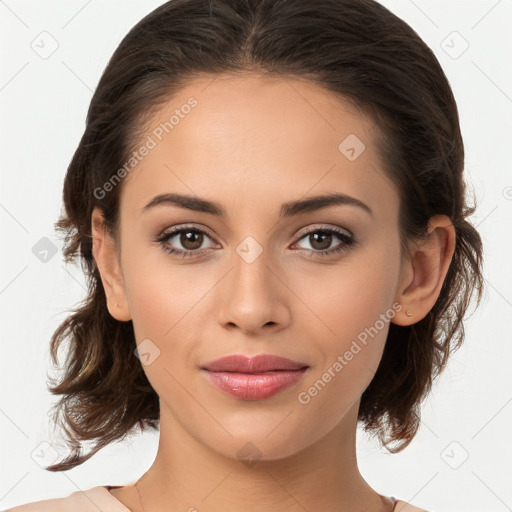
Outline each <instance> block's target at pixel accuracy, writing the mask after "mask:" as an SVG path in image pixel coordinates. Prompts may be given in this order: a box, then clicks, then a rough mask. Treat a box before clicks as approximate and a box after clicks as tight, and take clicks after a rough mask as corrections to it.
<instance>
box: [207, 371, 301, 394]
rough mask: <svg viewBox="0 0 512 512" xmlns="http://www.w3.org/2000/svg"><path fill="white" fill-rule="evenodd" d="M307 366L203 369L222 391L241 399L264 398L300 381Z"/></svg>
mask: <svg viewBox="0 0 512 512" xmlns="http://www.w3.org/2000/svg"><path fill="white" fill-rule="evenodd" d="M306 370H307V368H302V369H300V370H278V371H271V372H265V373H237V372H211V371H208V370H203V372H205V373H206V376H207V378H208V379H209V381H210V382H211V383H212V384H213V385H214V386H215V387H217V388H218V389H220V390H221V391H224V392H225V393H227V394H228V395H231V396H234V397H235V398H239V399H241V400H262V399H264V398H269V397H271V396H274V395H276V394H277V393H279V392H280V391H283V390H284V389H286V388H288V387H290V386H292V385H293V384H295V383H296V382H298V381H299V380H300V379H301V378H302V376H303V375H304V373H305V372H306Z"/></svg>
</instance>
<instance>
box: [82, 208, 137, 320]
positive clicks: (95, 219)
mask: <svg viewBox="0 0 512 512" xmlns="http://www.w3.org/2000/svg"><path fill="white" fill-rule="evenodd" d="M91 234H92V254H93V258H94V262H95V265H96V267H97V268H98V271H99V273H100V277H101V282H102V284H103V288H104V290H105V296H106V301H107V307H108V310H109V313H110V314H111V315H112V316H113V317H114V318H115V319H116V320H119V321H121V322H126V321H128V320H131V315H130V311H129V309H128V302H127V300H126V292H125V288H124V282H123V277H122V273H121V268H120V265H119V261H118V258H117V254H116V248H115V243H114V241H113V239H112V237H111V236H110V234H109V233H108V232H107V231H106V229H105V222H104V217H103V212H102V211H101V209H100V208H98V207H96V208H94V211H93V213H92V216H91Z"/></svg>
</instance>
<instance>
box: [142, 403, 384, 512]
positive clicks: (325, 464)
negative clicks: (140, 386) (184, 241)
mask: <svg viewBox="0 0 512 512" xmlns="http://www.w3.org/2000/svg"><path fill="white" fill-rule="evenodd" d="M358 405H359V404H358V403H357V404H355V406H354V408H353V410H351V411H350V413H349V414H347V417H346V419H344V420H342V421H341V422H340V423H339V424H338V425H337V426H336V427H335V428H334V429H333V430H332V431H331V432H330V433H329V434H328V435H327V436H325V437H323V438H321V439H320V440H318V441H316V442H314V443H313V444H311V445H310V446H309V447H308V448H306V449H304V450H301V451H300V452H298V453H295V454H293V455H291V456H288V457H286V458H282V459H278V460H264V457H262V458H259V459H258V456H259V454H258V452H257V449H256V448H255V447H251V445H250V444H248V445H245V451H246V452H247V453H248V454H249V457H241V458H240V459H234V458H232V457H226V456H224V455H222V454H220V453H218V452H216V451H214V450H212V449H211V448H209V447H208V446H205V445H204V444H203V443H201V441H200V440H198V439H195V438H193V437H191V436H190V435H189V434H188V433H187V432H186V431H185V430H184V429H183V427H182V426H181V424H180V423H178V422H177V421H175V419H174V417H173V415H172V413H171V412H170V411H169V410H168V409H167V408H165V406H164V404H163V403H162V402H161V416H160V442H159V446H158V452H157V456H156V458H155V461H154V463H153V465H152V466H151V468H150V469H149V470H148V471H147V472H146V474H145V475H144V476H143V478H141V479H140V480H139V481H138V483H137V487H136V488H137V491H138V494H139V495H140V501H141V506H140V508H141V511H142V512H149V511H151V512H163V511H167V510H169V504H172V509H173V510H187V511H190V512H194V511H196V510H209V511H217V510H218V511H221V510H222V511H223V512H226V511H230V510H244V511H246V512H252V511H256V510H258V511H261V510H266V511H269V512H272V511H280V512H281V511H282V510H287V511H292V512H295V511H297V512H299V511H300V512H303V511H304V510H336V511H339V512H348V511H354V510H368V511H372V512H388V511H391V510H392V509H393V506H392V503H391V501H390V500H389V499H388V498H385V497H382V496H381V495H379V494H378V493H376V492H375V491H374V490H373V489H372V488H371V487H370V486H369V485H368V484H367V482H366V481H365V480H364V479H363V477H362V476H361V474H360V473H359V470H358V467H357V459H356V425H357V421H356V420H357V406H358ZM251 451H252V453H251ZM137 510H138V509H137Z"/></svg>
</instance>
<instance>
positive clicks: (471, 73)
mask: <svg viewBox="0 0 512 512" xmlns="http://www.w3.org/2000/svg"><path fill="white" fill-rule="evenodd" d="M161 3H162V2H161V1H160V0H158V1H156V0H146V1H144V2H143V1H138V2H135V1H126V0H123V1H121V0H116V1H113V0H108V1H106V0H104V1H101V2H99V1H97V0H96V1H94V0H89V1H87V0H66V1H37V2H36V1H22V0H5V1H0V19H1V39H2V40H1V55H2V73H1V77H0V105H1V116H2V118H1V119H2V123H1V137H0V143H1V150H0V157H1V159H2V166H1V169H2V175H1V179H2V183H1V192H0V222H1V228H2V246H1V247H2V250H1V251H0V257H1V276H0V314H1V343H2V345H1V350H2V357H1V372H0V379H1V407H0V428H1V452H0V460H1V480H0V509H5V508H8V507H12V506H14V505H18V504H22V503H28V502H31V501H36V500H41V499H48V498H56V497H61V496H68V495H69V494H70V493H71V492H74V491H77V490H85V489H88V488H90V487H93V486H96V485H107V484H110V485H124V484H128V483H131V482H133V481H135V480H136V479H137V478H138V477H139V476H140V475H142V473H143V472H144V471H145V470H146V469H147V468H148V467H149V466H150V464H151V462H152V460H153V458H154V456H155V454H156V448H157V442H158V436H157V434H156V433H155V434H144V435H143V436H140V437H135V438H132V439H131V440H130V441H129V442H125V443H124V444H116V445H112V446H110V447H107V448H105V449H104V450H103V451H102V452H100V453H99V454H97V455H96V456H95V457H94V458H93V459H92V460H90V461H88V462H86V463H84V464H83V465H82V466H79V467H78V468H75V469H73V470H71V471H68V472H65V473H62V472H61V473H52V472H48V471H45V470H43V469H41V468H40V467H39V466H38V464H37V463H36V462H35V460H34V459H33V458H32V456H31V453H32V452H33V450H34V449H36V447H37V446H38V445H39V444H40V443H41V442H44V441H46V440H47V439H49V432H50V429H49V425H48V422H49V416H48V411H49V410H50V406H51V404H52V403H54V401H55V400H56V397H53V396H52V395H51V394H50V393H49V392H48V391H47V389H46V385H47V380H46V377H47V372H49V370H50V359H49V353H48V347H49V340H50V337H51V334H52V333H53V331H54V330H55V328H56V327H57V326H58V325H59V323H60V322H61V321H62V320H63V319H64V318H65V316H66V312H67V310H68V309H69V308H71V307H73V306H74V305H75V304H76V303H77V301H78V300H80V299H81V298H82V297H84V295H85V288H84V280H83V276H82V273H81V271H80V269H79V268H78V267H73V266H68V267H66V266H65V265H64V264H63V261H62V255H61V248H62V244H61V242H60V241H59V240H58V239H57V238H56V235H55V232H54V230H53V223H54V222H55V221H56V220H57V218H58V215H59V212H60V208H61V194H62V184H63V179H64V175H65V171H66V168H67V165H68V164H69V162H70V159H71V157H72V154H73V152H74V150H75V148H76V146H77V144H78V141H79V138H80V137H81V135H82V132H83V128H84V124H85V116H86V111H87V108H88V105H89V101H90V99H91V96H92V91H93V90H94V88H95V87H96V84H97V82H98V80H99V78H100V75H101V73H102V71H103V69H104V67H105V65H106V63H107V60H108V59H109V57H110V56H111V54H112V52H113V51H114V50H115V48H116V47H117V45H118V44H119V42H120V41H121V39H122V38H123V37H124V35H125V34H126V33H127V32H128V30H129V29H130V28H131V27H132V26H133V25H134V24H135V23H136V22H137V21H138V20H139V19H140V18H141V17H142V16H144V15H145V14H147V13H148V12H150V11H151V10H153V9H154V8H155V7H157V6H158V5H160V4H161ZM382 3H383V4H384V5H386V6H387V7H388V8H390V9H391V10H392V11H393V12H395V13H396V14H397V15H398V16H400V17H401V18H403V19H404V20H405V21H406V22H408V23H409V24H410V25H411V26H412V27H413V28H414V29H415V30H416V31H417V32H418V33H419V34H420V36H421V37H422V38H423V39H424V40H425V41H426V43H427V44H428V45H429V46H430V47H431V48H432V49H433V51H434V52H435V53H436V55H437V57H438V59H439V60H440V62H441V65H442V67H443V69H444V70H445V73H446V74H447V76H448V78H449V80H450V82H451V84H452V87H453V90H454V93H455V97H456V99H457V102H458V106H459V109H460V118H461V125H462V132H463V137H464V140H465V148H466V172H467V178H468V182H469V184H470V187H473V188H474V191H475V194H476V200H477V203H478V212H477V214H475V216H474V217H473V220H474V222H475V224H477V225H478V229H479V231H480V233H481V235H482V237H483V239H484V244H485V277H486V284H487V292H486V295H485V298H484V301H483V303H482V305H481V307H480V309H479V310H478V311H477V312H476V313H475V314H474V315H473V316H472V317H471V318H470V319H469V320H468V321H467V323H466V331H467V338H466V342H465V345H464V346H463V347H462V348H461V349H460V350H459V351H458V352H457V353H456V354H455V356H454V357H453V359H452V360H451V362H450V364H449V368H448V369H447V370H446V371H445V373H444V374H443V375H442V377H441V378H440V379H439V381H438V382H437V383H436V385H435V388H434V391H433V393H432V395H431V396H430V397H429V399H428V400H427V401H425V403H424V407H423V418H422V426H421V430H420V432H419V434H418V435H417V437H416V438H415V439H414V441H413V442H412V444H411V445H410V446H409V447H408V448H407V449H405V450H404V451H403V452H402V453H399V454H396V455H391V454H389V453H387V452H386V451H385V450H383V449H381V450H379V447H378V445H377V444H376V442H375V441H372V440H369V439H368V438H367V437H366V435H365V434H364V433H362V432H359V436H358V456H359V463H360V468H361V472H362V474H363V476H364V477H365V478H366V480H367V481H368V482H369V483H370V485H372V486H373V487H374V488H375V490H377V491H378V492H381V493H382V494H386V495H392V496H396V497H398V498H401V499H404V500H406V501H410V502H412V503H413V504H415V505H416V506H419V507H422V508H426V509H427V510H429V511H431V512H435V511H438V512H448V511H450V512H457V511H465V512H470V511H482V510H485V511H486V512H492V511H496V512H501V511H506V510H512V486H511V485H510V482H511V481H512V469H511V466H510V461H511V460H512V447H511V443H510V437H509V436H510V424H511V420H512V385H511V376H510V375H511V373H510V362H511V361H512V342H511V336H510V327H509V319H510V318H511V316H512V276H511V272H510V261H511V258H510V254H511V253H512V243H511V233H512V230H511V220H512V200H511V199H512V188H511V187H512V171H511V159H510V148H511V145H512V143H511V140H510V136H511V135H512V129H511V128H512V122H511V119H512V72H511V65H510V55H511V54H512V38H511V35H510V31H511V29H510V21H511V20H512V2H511V1H510V0H501V1H497V0H478V1H477V0H471V1H469V0H459V1H454V0H450V1H448V0H435V1H434V0H415V1H414V2H413V1H412V0H382ZM43 31H46V32H48V33H49V34H51V37H52V38H54V39H55V41H56V42H57V43H53V44H58V48H57V49H56V51H55V52H54V53H53V54H52V55H51V56H49V57H48V58H46V59H43V58H41V57H40V56H39V55H38V54H37V53H36V52H35V51H34V50H33V49H32V47H31V45H33V46H34V45H35V44H37V43H38V41H40V38H41V37H45V38H47V39H46V44H45V47H46V48H51V44H52V42H51V39H49V37H50V36H48V35H43V36H41V35H40V34H41V32H43ZM454 31H456V32H458V34H460V35H457V34H455V35H454V34H453V32H454ZM462 38H463V39H464V40H465V41H467V43H468V44H469V47H468V49H467V50H466V51H465V52H464V53H462V54H461V55H460V56H459V57H458V58H454V57H455V56H457V55H456V54H457V53H459V52H460V51H461V50H462V49H463V48H464V46H462V45H463V44H464V41H463V39H462ZM33 41H35V42H34V43H33ZM443 41H444V42H443ZM39 44H41V43H39ZM450 47H451V48H450ZM43 237H47V238H48V239H49V240H50V241H51V242H52V243H53V244H55V246H56V247H57V248H58V249H59V252H57V254H55V256H53V257H51V258H49V260H48V261H47V262H46V263H43V262H42V261H40V260H39V259H38V258H37V257H36V256H35V254H34V253H33V252H32V248H33V247H34V246H35V245H36V243H38V242H39V241H40V240H41V238H43ZM452 443H454V444H452ZM447 447H448V448H447ZM466 456H468V458H467V460H465V461H464V462H462V461H463V459H464V457H466ZM461 463H462V464H461ZM459 464H461V465H460V467H458V469H454V468H453V467H450V466H458V465H459Z"/></svg>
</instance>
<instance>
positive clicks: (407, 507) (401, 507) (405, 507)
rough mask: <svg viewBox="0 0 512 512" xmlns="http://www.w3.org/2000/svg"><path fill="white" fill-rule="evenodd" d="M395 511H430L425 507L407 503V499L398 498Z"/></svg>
mask: <svg viewBox="0 0 512 512" xmlns="http://www.w3.org/2000/svg"><path fill="white" fill-rule="evenodd" d="M393 512H428V511H427V510H425V509H423V508H418V507H415V506H414V505H411V504H410V503H407V502H406V501H402V500H397V502H396V503H395V508H394V509H393Z"/></svg>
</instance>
